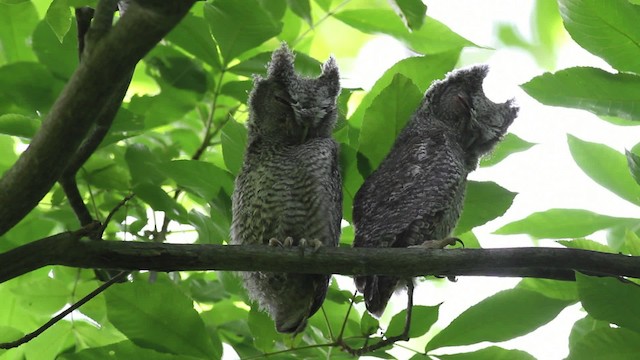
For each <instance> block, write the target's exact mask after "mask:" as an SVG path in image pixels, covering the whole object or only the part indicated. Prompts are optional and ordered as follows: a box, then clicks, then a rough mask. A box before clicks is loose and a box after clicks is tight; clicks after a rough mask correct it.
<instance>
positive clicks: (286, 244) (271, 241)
mask: <svg viewBox="0 0 640 360" xmlns="http://www.w3.org/2000/svg"><path fill="white" fill-rule="evenodd" d="M269 246H277V247H291V246H293V239H292V238H291V236H287V237H286V238H285V239H284V241H280V240H278V239H276V238H271V239H269Z"/></svg>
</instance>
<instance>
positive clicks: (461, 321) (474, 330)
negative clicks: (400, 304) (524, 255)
mask: <svg viewBox="0 0 640 360" xmlns="http://www.w3.org/2000/svg"><path fill="white" fill-rule="evenodd" d="M570 303H571V302H570V301H565V300H557V299H551V298H548V297H546V296H543V295H541V294H539V293H537V292H534V291H529V290H523V289H517V288H516V289H510V290H505V291H501V292H499V293H497V294H495V295H493V296H491V297H489V298H487V299H485V300H483V301H481V302H480V303H478V304H476V305H474V306H472V307H470V308H469V309H467V310H466V311H465V312H463V313H462V314H461V315H460V316H458V317H457V318H456V319H454V320H453V321H452V322H451V324H449V326H447V327H446V328H444V329H442V331H440V332H439V333H438V334H437V335H436V336H434V337H433V339H431V341H430V342H429V343H428V344H427V347H426V351H427V352H428V351H430V350H433V349H437V348H441V347H444V346H457V345H469V344H475V343H479V342H482V341H491V342H499V341H505V340H509V339H513V338H516V337H518V336H521V335H524V334H527V333H529V332H531V331H533V330H535V329H537V328H538V327H540V326H542V325H544V324H546V323H548V322H549V321H551V320H552V319H553V318H555V317H556V316H557V315H558V313H560V311H562V310H563V309H564V308H565V307H566V306H567V305H569V304H570Z"/></svg>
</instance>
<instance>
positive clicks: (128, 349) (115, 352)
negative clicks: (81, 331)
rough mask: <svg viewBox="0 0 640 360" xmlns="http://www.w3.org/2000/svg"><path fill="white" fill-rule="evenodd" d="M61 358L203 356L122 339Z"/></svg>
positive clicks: (181, 359)
mask: <svg viewBox="0 0 640 360" xmlns="http://www.w3.org/2000/svg"><path fill="white" fill-rule="evenodd" d="M57 359H61V360H103V359H110V360H130V359H154V360H197V359H203V358H202V357H193V356H188V355H183V354H180V355H174V354H167V353H162V352H158V351H155V350H152V349H145V348H143V347H139V346H136V345H135V344H134V343H133V342H131V341H121V342H119V343H115V344H110V345H106V346H101V347H91V348H88V349H84V350H82V351H79V352H77V353H75V354H74V353H71V354H64V355H61V356H60V357H58V358H57Z"/></svg>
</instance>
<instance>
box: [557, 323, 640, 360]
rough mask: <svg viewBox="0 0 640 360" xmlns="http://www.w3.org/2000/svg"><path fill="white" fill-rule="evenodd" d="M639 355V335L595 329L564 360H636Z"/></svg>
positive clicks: (614, 330) (624, 330) (607, 329)
mask: <svg viewBox="0 0 640 360" xmlns="http://www.w3.org/2000/svg"><path fill="white" fill-rule="evenodd" d="M638 354H640V334H638V333H637V332H633V331H629V330H627V329H621V328H618V329H611V328H606V329H596V330H593V331H591V332H589V333H587V334H586V335H585V336H584V337H583V338H582V340H581V341H579V342H578V343H577V344H575V345H574V346H573V347H572V348H571V351H570V352H569V356H568V357H567V358H566V360H583V359H603V360H604V359H616V360H636V359H637V358H638Z"/></svg>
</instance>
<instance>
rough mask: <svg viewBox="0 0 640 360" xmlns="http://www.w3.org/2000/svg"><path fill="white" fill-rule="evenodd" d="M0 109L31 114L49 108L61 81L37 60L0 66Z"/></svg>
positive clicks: (45, 110) (42, 111)
mask: <svg viewBox="0 0 640 360" xmlns="http://www.w3.org/2000/svg"><path fill="white" fill-rule="evenodd" d="M0 79H2V81H0V111H2V110H3V109H4V108H8V109H9V110H8V111H3V112H14V113H18V112H20V113H22V114H23V115H27V116H33V115H35V114H37V113H38V112H39V113H46V112H47V111H49V108H50V107H51V104H53V101H54V100H55V96H56V91H57V90H58V89H57V88H58V87H59V85H61V83H60V82H59V81H56V80H55V79H54V78H53V76H52V75H51V73H50V72H49V71H48V70H47V69H46V68H45V67H44V66H42V65H40V64H37V63H27V62H20V63H14V64H9V65H5V66H3V67H0Z"/></svg>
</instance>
